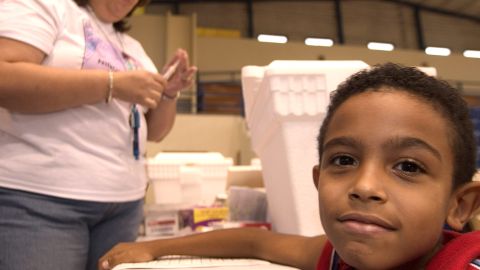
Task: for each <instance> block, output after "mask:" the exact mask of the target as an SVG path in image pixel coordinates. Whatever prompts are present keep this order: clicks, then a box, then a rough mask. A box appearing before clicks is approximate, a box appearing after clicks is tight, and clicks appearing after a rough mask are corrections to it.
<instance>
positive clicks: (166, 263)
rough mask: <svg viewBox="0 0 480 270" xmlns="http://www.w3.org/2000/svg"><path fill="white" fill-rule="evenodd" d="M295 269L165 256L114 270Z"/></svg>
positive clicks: (259, 262) (254, 261) (234, 260)
mask: <svg viewBox="0 0 480 270" xmlns="http://www.w3.org/2000/svg"><path fill="white" fill-rule="evenodd" d="M245 267H248V268H249V269H265V270H267V269H271V270H274V269H275V270H276V269H282V270H283V269H284V270H287V269H295V268H291V267H287V266H282V265H276V264H272V263H270V262H268V261H263V260H257V259H238V258H207V257H191V256H165V257H162V258H161V259H159V260H156V261H151V262H144V263H124V264H119V265H117V266H116V267H115V268H113V270H126V269H132V270H133V269H135V270H141V269H144V270H146V269H184V270H185V269H191V268H201V269H203V270H207V269H222V270H238V269H245Z"/></svg>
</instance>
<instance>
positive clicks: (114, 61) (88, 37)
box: [82, 21, 140, 71]
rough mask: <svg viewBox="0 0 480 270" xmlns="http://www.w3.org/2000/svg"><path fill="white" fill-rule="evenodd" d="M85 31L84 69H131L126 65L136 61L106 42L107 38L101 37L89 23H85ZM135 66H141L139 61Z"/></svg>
mask: <svg viewBox="0 0 480 270" xmlns="http://www.w3.org/2000/svg"><path fill="white" fill-rule="evenodd" d="M83 29H84V34H85V53H84V57H83V63H82V69H103V70H112V71H121V70H126V69H130V68H127V67H126V66H125V65H126V64H127V63H128V62H130V61H134V60H133V59H131V57H127V58H124V57H123V56H122V51H121V50H120V49H119V48H117V47H116V46H115V45H114V44H111V43H110V42H109V40H106V37H102V36H99V35H98V33H97V32H95V31H94V29H93V27H92V25H91V23H90V22H89V21H86V22H84V24H83ZM134 65H135V66H136V67H139V66H140V65H139V63H138V62H137V61H134Z"/></svg>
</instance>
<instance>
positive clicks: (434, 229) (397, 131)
mask: <svg viewBox="0 0 480 270" xmlns="http://www.w3.org/2000/svg"><path fill="white" fill-rule="evenodd" d="M448 134H449V133H448V125H447V122H446V121H445V120H444V118H443V117H442V116H441V115H440V114H439V113H438V112H437V111H435V110H434V109H433V107H432V106H431V105H430V104H427V103H425V102H422V101H421V100H420V99H418V98H416V97H412V96H410V95H408V94H407V93H405V92H400V91H389V90H388V89H386V90H385V91H382V92H366V93H362V94H359V95H356V96H353V97H351V98H350V99H349V100H347V101H346V102H345V103H343V104H342V105H341V106H340V107H339V108H338V110H337V111H336V112H335V114H334V116H333V118H332V120H331V122H330V125H329V127H328V131H327V132H326V135H325V141H324V152H323V156H322V160H321V164H320V165H319V166H318V168H315V169H314V177H316V178H317V179H318V182H317V188H318V196H319V206H320V207H319V208H320V216H321V221H322V224H323V227H324V229H325V232H326V234H327V236H328V238H329V240H330V241H331V242H332V244H333V246H334V247H335V249H336V250H337V252H338V253H339V255H340V257H341V258H342V259H343V260H345V261H346V262H347V263H348V264H350V265H352V266H354V267H355V268H357V269H392V268H398V269H402V268H403V269H416V268H417V267H418V266H419V265H422V264H424V263H425V261H427V260H428V259H429V257H430V256H431V255H432V254H433V253H434V252H435V251H436V249H437V248H438V247H440V243H441V232H442V227H443V224H444V222H445V219H446V216H447V211H448V205H449V202H450V199H451V198H450V197H451V193H452V192H451V189H452V174H453V165H452V164H453V155H452V150H451V147H450V145H449V142H448Z"/></svg>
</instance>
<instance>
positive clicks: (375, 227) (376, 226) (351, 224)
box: [338, 213, 396, 234]
mask: <svg viewBox="0 0 480 270" xmlns="http://www.w3.org/2000/svg"><path fill="white" fill-rule="evenodd" d="M338 221H340V222H341V223H342V224H343V225H344V226H345V229H347V230H348V231H350V232H353V233H359V234H372V233H380V232H386V231H394V230H396V228H395V226H394V225H393V224H392V223H391V222H389V221H387V220H385V219H383V218H380V217H378V216H376V215H371V214H362V213H347V214H344V215H341V216H340V217H339V218H338Z"/></svg>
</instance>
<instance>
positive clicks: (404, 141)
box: [323, 137, 442, 160]
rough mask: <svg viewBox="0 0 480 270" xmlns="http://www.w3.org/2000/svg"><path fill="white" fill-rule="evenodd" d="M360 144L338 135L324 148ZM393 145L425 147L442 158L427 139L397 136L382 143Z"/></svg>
mask: <svg viewBox="0 0 480 270" xmlns="http://www.w3.org/2000/svg"><path fill="white" fill-rule="evenodd" d="M359 144H360V142H358V141H357V140H355V139H354V138H351V137H336V138H333V139H331V140H329V141H327V142H326V143H325V144H324V146H323V150H324V151H325V150H326V149H328V148H329V147H332V146H335V145H343V146H350V147H356V146H358V145H359ZM392 146H393V147H394V148H412V147H413V148H423V149H426V150H427V151H429V152H430V153H432V154H433V155H434V156H435V157H437V158H438V159H439V160H442V156H441V155H440V152H439V151H438V150H437V149H435V148H434V147H433V146H431V145H430V144H428V143H426V142H425V141H423V140H420V139H418V138H415V137H396V138H393V139H391V140H388V141H387V142H385V143H384V144H383V145H382V147H392Z"/></svg>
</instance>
